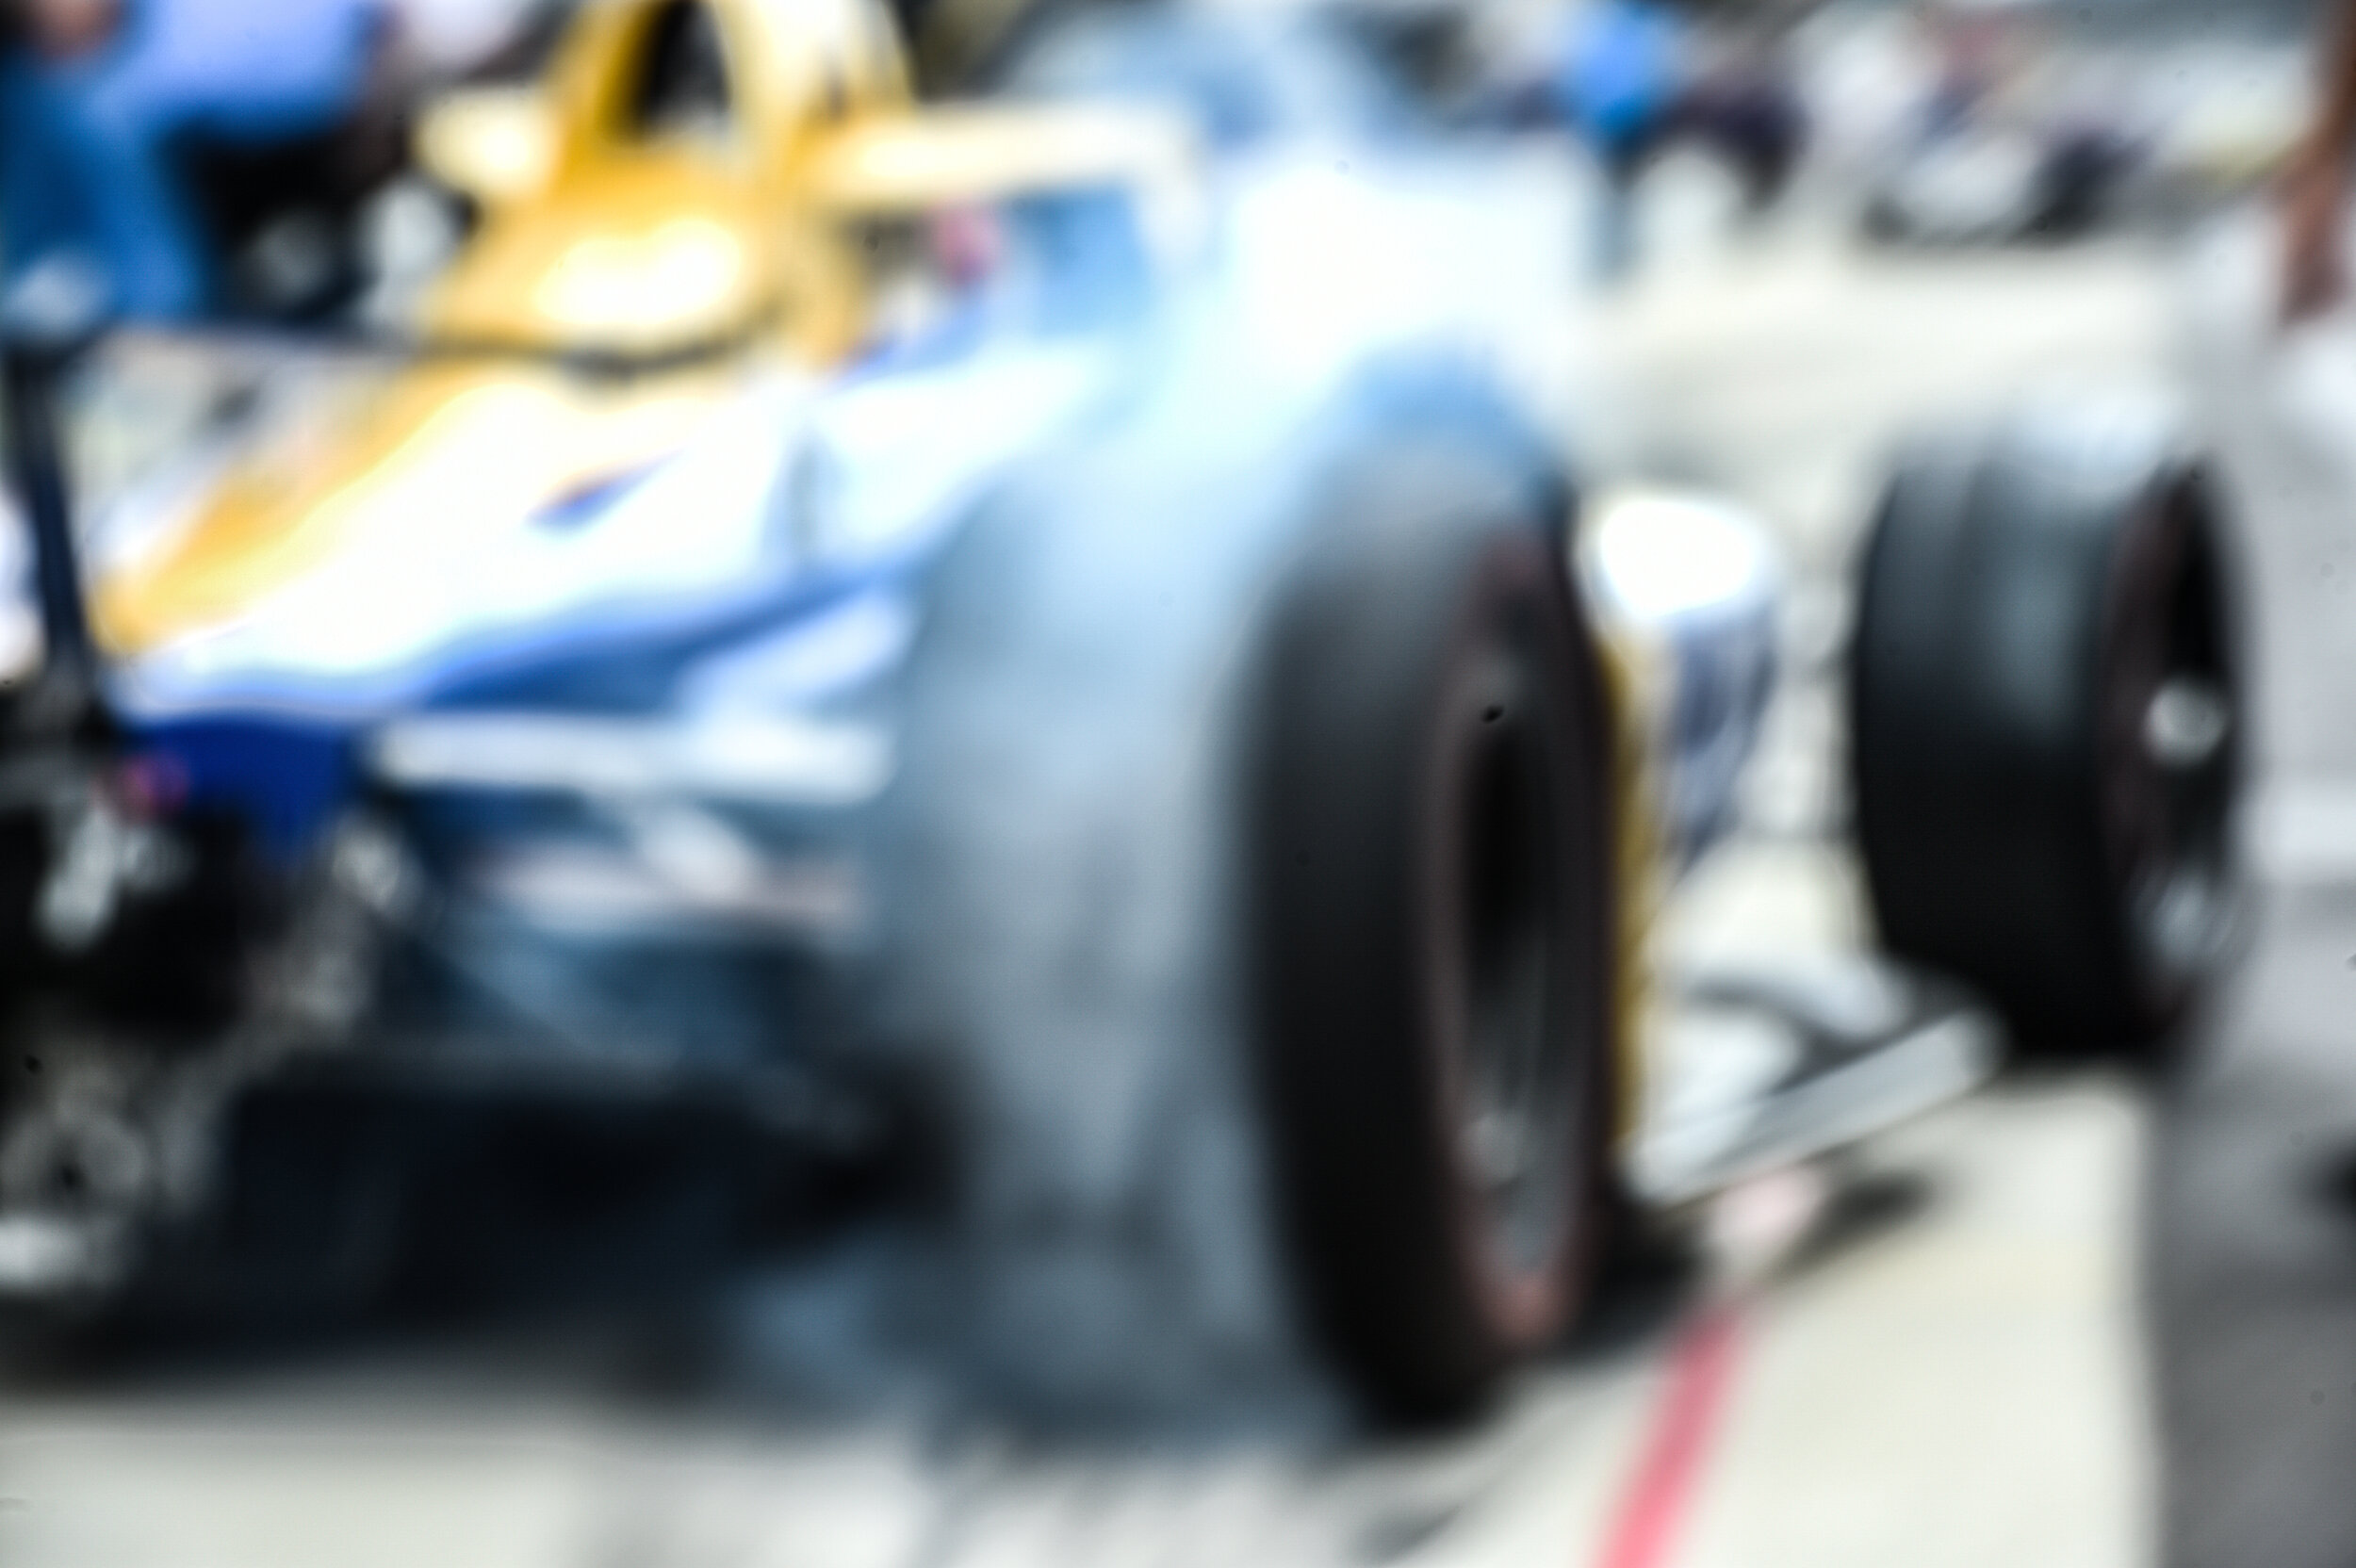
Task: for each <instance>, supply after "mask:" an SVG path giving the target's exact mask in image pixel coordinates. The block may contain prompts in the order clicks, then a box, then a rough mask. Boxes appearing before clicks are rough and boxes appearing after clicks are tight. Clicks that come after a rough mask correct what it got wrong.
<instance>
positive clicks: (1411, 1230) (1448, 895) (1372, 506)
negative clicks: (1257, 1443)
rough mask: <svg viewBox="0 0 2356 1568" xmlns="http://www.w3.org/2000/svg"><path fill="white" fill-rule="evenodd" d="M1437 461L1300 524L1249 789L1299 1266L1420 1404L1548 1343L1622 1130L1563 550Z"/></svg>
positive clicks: (1344, 1341) (1592, 720)
mask: <svg viewBox="0 0 2356 1568" xmlns="http://www.w3.org/2000/svg"><path fill="white" fill-rule="evenodd" d="M1450 469H1451V466H1450V465H1448V464H1447V463H1445V462H1443V461H1439V460H1438V455H1437V454H1432V453H1428V452H1427V453H1423V454H1419V461H1414V460H1411V461H1409V462H1407V463H1405V464H1403V465H1402V466H1399V467H1398V468H1396V469H1395V468H1393V467H1392V464H1391V463H1387V462H1386V463H1385V464H1383V465H1382V466H1380V469H1379V470H1378V471H1379V473H1380V477H1379V478H1370V479H1368V480H1366V481H1364V484H1365V488H1364V490H1363V492H1362V493H1360V494H1359V495H1358V496H1357V497H1356V498H1354V502H1353V504H1352V507H1351V510H1352V512H1353V514H1354V515H1351V516H1350V517H1349V518H1347V519H1346V520H1345V521H1344V522H1343V523H1342V525H1341V526H1340V527H1337V528H1333V529H1332V530H1330V531H1328V532H1327V533H1326V534H1325V535H1324V536H1321V537H1320V538H1319V539H1318V541H1317V550H1316V553H1315V554H1313V555H1312V557H1311V558H1310V562H1309V564H1308V566H1307V568H1306V569H1305V570H1304V571H1303V572H1302V573H1301V576H1300V578H1299V580H1297V581H1296V582H1295V583H1294V584H1293V585H1292V587H1291V589H1290V591H1289V592H1288V594H1287V596H1286V599H1285V602H1284V610H1283V613H1282V617H1281V620H1280V623H1279V627H1278V630H1277V634H1276V636H1275V638H1274V640H1273V642H1272V643H1271V645H1270V648H1269V656H1268V667H1267V670H1266V675H1265V678H1266V685H1265V687H1264V689H1263V694H1262V706H1261V709H1260V712H1259V714H1258V723H1257V731H1256V736H1255V744H1256V766H1255V769H1254V772H1253V774H1252V803H1253V808H1252V809H1253V810H1254V812H1255V815H1256V819H1257V820H1256V824H1255V840H1256V841H1255V842H1254V844H1253V849H1252V874H1253V877H1254V886H1255V889H1256V893H1257V896H1256V899H1255V904H1254V917H1255V924H1254V928H1253V940H1254V954H1253V959H1254V964H1255V968H1256V972H1257V975H1258V985H1257V996H1258V1003H1259V1006H1260V1008H1261V1011H1260V1013H1259V1015H1258V1020H1257V1021H1258V1026H1259V1029H1260V1047H1259V1049H1260V1052H1261V1054H1262V1061H1263V1070H1264V1073H1265V1076H1266V1081H1267V1084H1268V1105H1269V1110H1270V1114H1271V1116H1272V1119H1273V1129H1272V1130H1273V1132H1274V1134H1275V1140H1276V1144H1277V1148H1278V1151H1279V1164H1280V1168H1281V1169H1282V1171H1283V1174H1284V1188H1285V1191H1286V1194H1287V1197H1288V1200H1289V1208H1290V1214H1291V1221H1292V1224H1291V1234H1292V1237H1293V1244H1294V1247H1295V1249H1296V1251H1297V1254H1298V1256H1299V1259H1300V1262H1301V1279H1302V1282H1303V1285H1304V1287H1305V1290H1306V1293H1307V1295H1308V1298H1309V1300H1310V1304H1311V1305H1312V1307H1313V1309H1314V1310H1315V1312H1316V1315H1317V1321H1318V1324H1319V1326H1320V1328H1321V1330H1322V1332H1323V1336H1324V1338H1325V1339H1326V1341H1327V1343H1328V1344H1329V1345H1330V1346H1331V1347H1332V1348H1333V1351H1334V1353H1335V1354H1336V1355H1337V1356H1338V1357H1339V1358H1340V1359H1341V1360H1342V1361H1343V1363H1344V1364H1346V1365H1347V1366H1348V1367H1349V1368H1350V1371H1351V1373H1352V1374H1353V1376H1354V1379H1355V1380H1356V1381H1357V1382H1358V1383H1359V1384H1360V1385H1361V1386H1362V1387H1364V1388H1366V1389H1367V1390H1369V1391H1372V1392H1373V1393H1374V1394H1375V1395H1376V1397H1378V1399H1379V1400H1380V1401H1381V1402H1382V1403H1383V1405H1384V1406H1385V1408H1387V1409H1389V1410H1392V1411H1394V1412H1398V1413H1404V1414H1409V1415H1420V1414H1429V1413H1445V1412H1447V1411H1448V1410H1450V1409H1453V1408H1459V1407H1461V1406H1462V1405H1463V1404H1464V1402H1466V1401H1467V1400H1469V1399H1470V1398H1472V1397H1476V1396H1477V1395H1478V1393H1479V1392H1480V1391H1481V1390H1482V1389H1484V1388H1485V1387H1486V1386H1488V1384H1489V1383H1490V1382H1491V1381H1492V1380H1494V1379H1495V1377H1496V1376H1497V1374H1498V1373H1499V1372H1501V1371H1502V1370H1503V1369H1504V1368H1506V1367H1507V1366H1509V1365H1511V1364H1513V1362H1514V1361H1515V1360H1516V1359H1517V1358H1519V1357H1522V1356H1525V1355H1527V1354H1529V1353H1530V1352H1531V1351H1532V1350H1534V1349H1536V1348H1539V1347H1541V1346H1543V1345H1545V1344H1546V1343H1547V1342H1548V1341H1549V1340H1550V1339H1551V1338H1552V1337H1554V1336H1555V1335H1556V1334H1557V1333H1559V1332H1560V1331H1561V1329H1562V1324H1563V1322H1564V1319H1565V1317H1566V1316H1567V1315H1568V1314H1569V1312H1570V1310H1571V1308H1572V1306H1573V1304H1574V1302H1575V1301H1576V1299H1577V1295H1578V1289H1579V1282H1580V1280H1581V1278H1582V1272H1583V1266H1584V1263H1585V1261H1586V1257H1587V1254H1588V1251H1589V1250H1590V1249H1591V1248H1592V1246H1593V1245H1594V1242H1595V1227H1596V1220H1597V1217H1598V1215H1599V1214H1600V1213H1601V1207H1600V1189H1599V1184H1600V1183H1601V1181H1602V1180H1603V1164H1604V1162H1603V1155H1604V1152H1605V1151H1604V1145H1605V1141H1606V1138H1607V1135H1608V1132H1609V1125H1610V1117H1609V1107H1608V1105H1607V1103H1606V1099H1605V1097H1606V1094H1607V1091H1608V1086H1609V1082H1610V1074H1609V1071H1608V1069H1609V1066H1610V1062H1611V1050H1612V1043H1611V1040H1612V1016H1613V1015H1612V929H1613V923H1612V875H1611V874H1610V868H1611V864H1612V840H1611V835H1610V831H1609V825H1610V820H1611V812H1610V810H1609V801H1608V784H1607V778H1608V771H1607V749H1606V748H1607V744H1608V742H1607V739H1606V730H1605V727H1604V711H1603V697H1602V692H1601V689H1600V682H1599V680H1598V679H1597V673H1596V668H1595V655H1594V651H1593V648H1592V646H1591V645H1590V644H1589V642H1588V636H1587V632H1586V629H1585V628H1584V627H1583V626H1582V625H1581V624H1580V622H1579V616H1578V614H1577V613H1576V611H1575V609H1574V607H1573V603H1572V600H1571V596H1570V593H1569V589H1568V584H1567V582H1566V581H1565V574H1564V571H1563V567H1562V558H1561V555H1560V553H1559V550H1558V548H1557V547H1556V546H1555V544H1554V542H1553V541H1552V540H1550V539H1549V538H1548V537H1547V536H1546V532H1545V531H1543V529H1542V528H1539V527H1533V526H1530V524H1529V522H1528V521H1527V520H1525V519H1520V518H1516V517H1514V516H1513V515H1512V512H1511V510H1510V508H1507V507H1505V506H1502V505H1500V504H1499V498H1498V497H1497V496H1496V495H1495V493H1494V488H1493V487H1488V486H1483V485H1482V484H1481V483H1480V480H1481V476H1480V475H1479V474H1477V473H1474V474H1465V473H1463V472H1451V471H1450ZM1484 488H1486V489H1490V490H1491V494H1489V495H1487V496H1485V497H1484V496H1483V490H1484Z"/></svg>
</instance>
